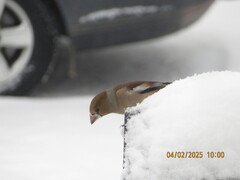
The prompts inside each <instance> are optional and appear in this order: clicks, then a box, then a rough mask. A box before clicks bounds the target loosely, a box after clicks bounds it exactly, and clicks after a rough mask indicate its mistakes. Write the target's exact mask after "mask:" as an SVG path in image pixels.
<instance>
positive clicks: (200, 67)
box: [0, 1, 240, 180]
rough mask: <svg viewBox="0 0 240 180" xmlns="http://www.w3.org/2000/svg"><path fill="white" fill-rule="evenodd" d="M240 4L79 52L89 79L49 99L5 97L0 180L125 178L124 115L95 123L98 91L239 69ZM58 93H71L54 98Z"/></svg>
mask: <svg viewBox="0 0 240 180" xmlns="http://www.w3.org/2000/svg"><path fill="white" fill-rule="evenodd" d="M239 9H240V2H239V1H219V2H217V3H216V4H215V5H214V6H213V7H212V8H211V10H210V11H208V12H207V14H206V15H205V16H204V17H203V18H202V19H201V20H200V21H199V22H198V23H196V24H195V25H193V26H192V27H190V28H189V29H187V30H185V31H181V32H179V33H177V34H175V35H174V36H169V37H166V38H163V39H160V40H159V39H157V40H153V41H147V42H143V43H139V44H133V45H126V46H122V47H115V48H108V49H105V50H99V51H95V52H86V53H81V54H80V55H79V58H81V63H82V64H84V66H82V65H81V66H80V67H79V77H86V76H87V78H84V79H83V78H81V79H77V80H76V81H77V82H79V85H78V84H77V85H74V86H70V85H72V84H71V82H70V83H65V85H57V86H56V87H55V88H51V89H48V90H46V91H45V92H42V93H39V96H47V97H41V98H40V97H35V98H7V97H2V98H0V109H1V110H0V111H1V120H0V179H3V180H13V179H14V180H15V179H19V180H21V179H24V180H28V179H29V180H40V179H41V180H42V179H49V180H52V179H58V180H61V179H64V180H65V179H69V180H72V179H86V180H96V179H100V180H113V179H120V175H121V171H122V148H123V142H122V141H123V140H122V137H121V135H120V128H119V126H120V125H121V124H122V123H123V120H122V117H121V116H120V115H110V116H108V117H106V118H103V119H102V121H99V122H97V123H96V124H94V125H93V126H91V125H90V122H89V116H88V105H89V103H90V100H91V98H92V97H93V94H95V93H97V92H98V91H99V90H102V89H105V88H108V87H110V86H111V85H113V84H116V83H119V82H122V81H131V80H137V79H138V80H139V79H142V80H162V81H172V80H176V79H179V78H184V77H186V76H189V75H193V74H194V73H201V72H206V71H211V70H226V69H227V70H235V71H239V70H240V63H239V59H240V55H239V47H240V36H239V32H240V24H239V23H238V22H239V18H240V11H239ZM83 58H84V59H83ZM89 62H91V63H89ZM136 64H137V68H136ZM93 65H94V66H97V67H99V69H92V68H90V67H92V66H93ZM111 67H118V68H117V69H113V68H111ZM100 69H101V70H100ZM113 74H114V76H113ZM74 83H75V82H74ZM55 94H61V95H64V96H69V95H70V94H72V96H71V97H61V98H60V97H58V98H56V97H55V98H54V97H51V96H55Z"/></svg>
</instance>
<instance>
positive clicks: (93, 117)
mask: <svg viewBox="0 0 240 180" xmlns="http://www.w3.org/2000/svg"><path fill="white" fill-rule="evenodd" d="M100 117H102V116H101V115H99V114H90V122H91V124H93V123H94V122H95V121H96V120H97V119H99V118H100Z"/></svg>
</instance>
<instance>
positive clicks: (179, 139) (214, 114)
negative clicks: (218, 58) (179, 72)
mask: <svg viewBox="0 0 240 180" xmlns="http://www.w3.org/2000/svg"><path fill="white" fill-rule="evenodd" d="M129 111H130V113H134V112H138V111H141V113H138V114H136V115H134V116H132V117H131V119H129V121H128V123H127V128H128V132H127V134H126V143H127V147H126V152H125V157H126V159H125V160H126V163H125V168H124V171H123V178H124V179H126V180H160V179H164V180H175V179H176V180H186V179H191V180H198V179H199V180H200V179H208V180H211V179H212V180H213V179H214V180H215V179H227V178H240V73H237V72H211V73H205V74H201V75H195V76H193V77H189V78H186V79H183V80H179V81H176V82H174V83H173V84H171V85H169V86H167V87H166V88H164V89H162V90H161V91H159V92H158V93H155V94H154V95H152V96H151V97H149V98H147V99H146V100H145V101H143V102H142V103H141V104H139V105H138V106H136V107H134V108H131V109H129ZM168 152H169V153H168ZM172 152H173V153H172ZM175 152H177V153H175ZM178 152H180V153H178ZM208 152H214V153H209V155H210V156H211V157H213V158H211V157H208ZM215 152H216V153H215ZM201 154H202V155H201ZM167 155H168V156H171V157H169V158H168V157H167ZM201 156H202V158H200V157H201ZM223 156H224V157H223ZM194 157H195V158H194Z"/></svg>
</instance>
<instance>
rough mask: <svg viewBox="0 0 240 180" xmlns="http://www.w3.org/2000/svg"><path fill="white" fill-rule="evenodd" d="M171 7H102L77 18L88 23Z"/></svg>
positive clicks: (169, 7)
mask: <svg viewBox="0 0 240 180" xmlns="http://www.w3.org/2000/svg"><path fill="white" fill-rule="evenodd" d="M171 9H172V7H171V6H170V5H169V6H166V5H165V6H162V7H158V6H142V5H139V6H133V7H123V8H111V9H103V10H98V11H96V12H92V13H89V14H86V15H84V16H82V17H80V18H79V22H80V23H88V22H93V21H99V20H104V19H108V20H112V19H115V18H116V17H119V16H126V15H128V16H129V15H131V16H140V15H142V14H152V13H156V12H158V11H169V10H171Z"/></svg>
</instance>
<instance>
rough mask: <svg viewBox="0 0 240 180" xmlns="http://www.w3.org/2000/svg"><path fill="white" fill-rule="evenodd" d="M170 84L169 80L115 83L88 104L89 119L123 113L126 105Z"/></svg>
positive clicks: (138, 101) (92, 121)
mask: <svg viewBox="0 0 240 180" xmlns="http://www.w3.org/2000/svg"><path fill="white" fill-rule="evenodd" d="M168 84H170V83H169V82H166V83H162V82H152V81H135V82H128V83H124V84H120V85H117V86H115V87H112V88H111V89H108V90H106V91H104V92H101V93H99V94H98V95H96V96H95V97H94V98H93V100H92V102H91V105H90V121H91V124H93V123H94V122H95V121H96V120H97V119H98V118H100V117H102V116H105V115H107V114H110V113H118V114H124V112H125V110H126V109H127V108H128V107H132V106H135V105H137V103H140V102H142V101H143V100H144V99H145V98H146V97H148V96H150V95H152V94H153V93H155V92H157V91H159V90H160V89H162V88H164V87H165V86H167V85H168Z"/></svg>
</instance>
